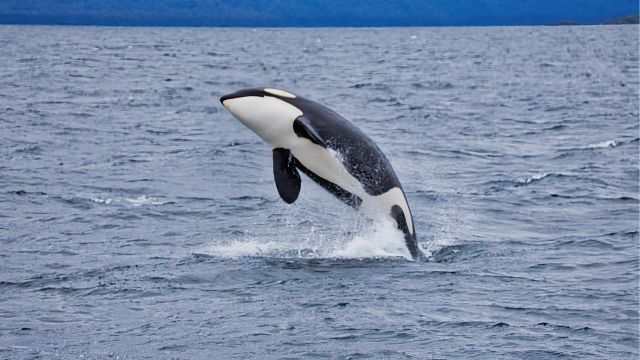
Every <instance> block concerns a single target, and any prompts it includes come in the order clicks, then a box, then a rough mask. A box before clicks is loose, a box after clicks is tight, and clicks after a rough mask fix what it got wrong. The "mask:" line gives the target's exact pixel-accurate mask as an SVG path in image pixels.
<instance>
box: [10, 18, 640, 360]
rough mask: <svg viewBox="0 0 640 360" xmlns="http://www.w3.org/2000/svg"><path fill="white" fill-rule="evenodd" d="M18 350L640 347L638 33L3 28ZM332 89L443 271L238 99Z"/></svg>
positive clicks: (403, 353) (376, 351) (398, 352)
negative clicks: (297, 164)
mask: <svg viewBox="0 0 640 360" xmlns="http://www.w3.org/2000/svg"><path fill="white" fill-rule="evenodd" d="M0 48H1V49H2V51H0V144H1V145H0V250H1V251H0V358H7V359H36V358H38V359H39V358H43V359H78V358H85V359H112V358H115V359H144V358H148V359H163V358H167V359H168V358H171V359H210V358H219V359H245V358H255V359H299V358H309V359H316V358H317V359H383V358H384V359H462V358H478V359H533V358H540V359H556V358H557V359H585V358H593V359H614V358H615V359H637V358H638V346H639V343H638V341H639V335H638V330H639V329H638V311H639V309H638V296H639V292H638V286H639V283H638V282H639V233H638V226H639V225H638V216H639V185H638V181H639V147H638V146H639V141H638V138H639V122H638V115H639V114H638V111H639V110H638V109H639V100H638V96H639V94H638V86H639V75H638V74H639V73H638V71H639V69H638V61H639V56H638V27H637V26H607V27H604V26H593V27H520V28H512V27H501V28H396V29H259V30H253V29H179V28H171V29H165V28H98V27H30V26H0ZM254 86H269V87H276V88H282V89H286V90H289V91H292V92H295V93H298V94H300V95H302V96H305V97H309V98H311V99H315V100H317V101H319V102H321V103H324V104H327V105H328V106H329V107H331V108H333V109H335V110H336V111H338V112H339V113H341V114H342V115H344V116H345V117H347V118H348V119H351V120H352V121H353V122H354V123H355V124H356V125H357V126H358V127H360V128H361V129H363V130H364V131H365V132H366V133H367V134H369V135H370V137H371V138H373V139H374V140H375V141H376V142H377V143H378V145H379V146H380V148H381V149H382V150H383V151H384V152H385V153H386V155H387V157H388V158H389V159H390V161H391V163H392V165H393V166H394V168H395V170H396V172H397V174H398V176H399V178H400V180H401V181H402V183H403V186H404V188H405V191H406V193H407V197H408V200H409V203H410V205H411V207H412V211H413V214H414V220H415V223H416V232H417V234H418V237H419V242H420V245H421V246H422V247H423V249H424V250H425V251H426V252H427V253H428V254H429V260H428V261H426V262H414V261H409V260H407V259H406V258H405V256H406V252H405V250H404V248H403V246H402V244H401V241H402V240H401V235H399V234H398V232H397V231H396V230H394V229H393V227H392V226H390V225H389V224H385V223H373V222H371V221H369V220H367V219H365V218H363V217H362V216H360V215H359V214H358V213H357V212H354V211H352V210H351V209H350V208H348V207H346V206H345V205H343V204H342V203H340V202H339V201H338V200H336V199H335V198H333V197H332V196H331V195H329V194H328V193H326V192H325V191H324V190H322V189H321V188H319V187H318V186H317V185H315V184H314V183H312V182H311V181H310V180H309V179H306V178H303V185H302V193H301V196H300V198H299V199H298V201H297V202H296V203H295V204H293V205H287V204H285V203H284V202H283V201H281V200H280V199H279V198H278V195H277V192H276V189H275V185H274V183H273V179H272V169H271V161H272V160H271V152H270V149H269V148H268V147H267V146H266V145H265V144H263V143H262V141H261V140H260V139H259V138H258V137H257V136H256V135H254V134H253V133H252V132H251V131H249V130H248V129H246V128H244V127H243V126H242V125H241V124H240V123H239V122H238V121H237V120H235V119H234V118H233V117H232V116H231V115H230V114H229V113H228V112H227V111H226V110H224V109H223V108H222V107H221V106H220V104H219V102H218V100H217V99H218V98H219V96H221V95H223V94H226V93H229V92H232V91H235V90H238V89H241V88H245V87H254Z"/></svg>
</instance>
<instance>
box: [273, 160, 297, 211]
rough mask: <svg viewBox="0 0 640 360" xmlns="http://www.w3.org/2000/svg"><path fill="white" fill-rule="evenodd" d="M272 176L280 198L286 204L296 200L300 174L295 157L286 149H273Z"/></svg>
mask: <svg viewBox="0 0 640 360" xmlns="http://www.w3.org/2000/svg"><path fill="white" fill-rule="evenodd" d="M273 177H274V179H275V181H276V188H277V189H278V194H280V197H281V198H282V200H284V202H286V203H287V204H291V203H293V202H294V201H296V199H297V198H298V194H300V182H301V181H300V174H299V173H298V170H297V169H296V159H295V158H294V157H293V155H292V154H291V151H289V150H288V149H283V148H275V149H273Z"/></svg>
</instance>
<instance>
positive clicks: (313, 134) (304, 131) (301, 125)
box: [293, 115, 327, 148]
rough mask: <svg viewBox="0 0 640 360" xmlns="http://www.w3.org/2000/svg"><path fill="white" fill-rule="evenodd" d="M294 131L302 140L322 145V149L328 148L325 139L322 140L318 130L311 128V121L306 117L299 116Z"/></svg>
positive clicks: (294, 123) (294, 124)
mask: <svg viewBox="0 0 640 360" xmlns="http://www.w3.org/2000/svg"><path fill="white" fill-rule="evenodd" d="M293 131H294V132H295V133H296V135H298V136H299V137H301V138H305V139H308V140H309V141H311V142H312V143H314V144H317V145H320V146H322V147H325V148H326V147H327V144H326V142H325V141H324V139H322V137H321V136H320V134H318V132H317V131H316V129H314V128H313V126H311V123H310V122H309V119H307V118H305V117H304V115H301V116H298V117H297V118H296V120H295V121H294V122H293Z"/></svg>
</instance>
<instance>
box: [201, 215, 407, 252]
mask: <svg viewBox="0 0 640 360" xmlns="http://www.w3.org/2000/svg"><path fill="white" fill-rule="evenodd" d="M367 223H368V226H362V224H354V227H355V229H353V230H355V231H353V232H351V234H349V232H343V233H342V234H341V235H338V236H327V235H322V234H316V233H315V231H314V229H313V228H312V229H311V230H310V232H309V233H308V234H307V235H306V236H305V237H303V238H296V239H283V240H279V241H278V240H264V239H262V240H261V239H259V238H255V237H247V238H245V239H239V240H234V241H231V242H227V243H223V244H214V245H208V246H206V247H205V248H202V249H198V250H197V251H196V252H198V253H202V254H206V255H211V256H216V257H222V258H239V257H245V256H253V257H282V258H340V259H364V258H381V257H402V258H405V259H408V260H411V255H410V254H409V251H408V249H407V247H406V246H405V244H404V235H403V234H402V232H401V231H400V230H398V229H397V227H396V224H395V222H394V221H393V220H391V219H389V218H381V219H378V220H375V221H370V222H367Z"/></svg>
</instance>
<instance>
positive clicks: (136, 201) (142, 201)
mask: <svg viewBox="0 0 640 360" xmlns="http://www.w3.org/2000/svg"><path fill="white" fill-rule="evenodd" d="M89 200H91V201H93V202H95V203H98V204H104V205H111V204H114V203H123V202H124V203H127V204H130V205H132V206H136V207H137V206H142V205H162V204H163V202H162V201H160V200H158V199H156V198H154V197H147V196H146V195H140V196H138V197H137V198H116V199H111V198H100V197H90V198H89Z"/></svg>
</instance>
